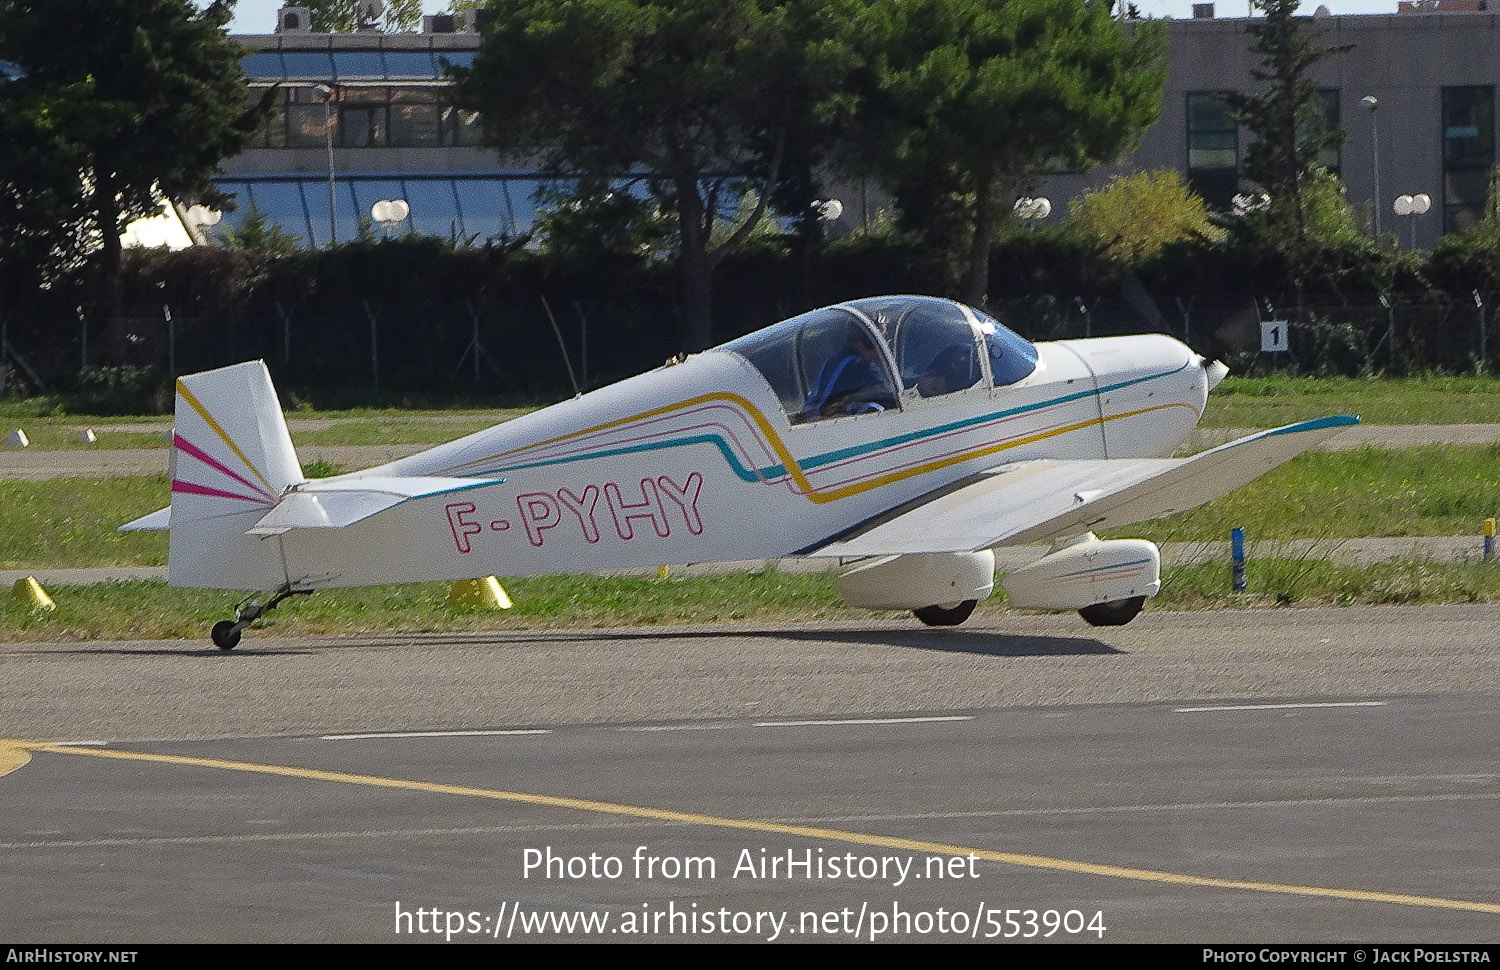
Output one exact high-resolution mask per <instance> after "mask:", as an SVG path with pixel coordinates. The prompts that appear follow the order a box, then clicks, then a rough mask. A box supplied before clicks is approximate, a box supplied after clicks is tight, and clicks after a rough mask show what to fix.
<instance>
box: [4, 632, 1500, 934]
mask: <svg viewBox="0 0 1500 970" xmlns="http://www.w3.org/2000/svg"><path fill="white" fill-rule="evenodd" d="M1497 622H1500V609H1496V608H1495V607H1491V606H1450V607H1424V608H1394V607H1369V608H1364V607H1360V608H1349V609H1306V610H1303V609H1297V610H1279V611H1251V612H1236V611H1223V612H1217V613H1202V614H1169V613H1152V612H1148V613H1146V614H1144V615H1143V616H1142V617H1140V618H1139V619H1138V620H1137V621H1136V622H1135V623H1132V624H1131V625H1130V626H1127V627H1124V628H1120V629H1116V630H1093V629H1089V628H1087V627H1084V626H1082V625H1081V624H1079V623H1078V621H1077V620H1076V618H1068V617H1004V618H1001V619H996V620H992V621H990V624H991V625H988V626H983V625H981V626H978V627H968V626H966V627H962V628H959V629H957V630H949V631H934V630H925V629H916V628H914V627H912V626H911V625H910V624H907V623H904V622H888V623H887V622H881V623H871V624H839V625H830V626H819V627H799V628H774V629H773V628H766V629H754V630H745V629H706V628H705V629H698V630H661V629H632V630H603V631H556V632H550V633H549V632H543V633H535V632H529V633H524V634H521V633H516V634H490V635H479V636H467V635H466V636H423V637H384V638H365V639H352V638H349V639H309V640H274V639H270V638H265V637H255V636H254V635H252V636H251V637H250V638H247V640H246V642H245V644H244V646H242V647H241V648H240V649H239V650H236V651H235V652H234V653H232V654H227V655H220V654H218V652H217V651H211V650H202V649H199V648H198V647H197V646H196V645H192V644H182V643H163V642H153V643H107V644H105V643H89V644H29V645H28V644H9V645H4V646H0V672H3V674H4V687H3V688H0V695H3V698H4V703H3V704H0V737H5V738H10V739H14V740H12V741H11V742H7V743H0V773H4V774H3V776H0V893H3V895H4V898H5V900H6V905H5V906H4V907H0V938H5V939H15V940H28V941H74V942H76V941H78V940H92V941H100V942H140V941H152V940H360V941H374V942H384V941H392V940H428V941H431V940H435V939H442V938H443V937H445V936H446V935H447V931H448V930H450V929H452V928H453V927H454V925H455V924H454V923H453V921H452V914H454V913H461V914H463V918H462V919H461V920H460V921H459V922H460V923H461V926H460V929H459V931H458V932H457V933H456V934H455V935H454V939H455V940H460V939H462V940H469V941H479V940H486V941H494V940H496V939H499V940H518V939H523V938H524V939H533V940H538V939H548V940H551V939H584V938H601V937H602V938H605V939H611V940H616V939H618V940H634V939H643V938H644V939H659V940H661V939H698V940H718V939H752V940H753V939H770V938H772V933H773V930H774V927H775V925H776V924H775V923H774V921H773V920H771V917H770V916H767V915H761V914H780V916H781V918H782V920H783V922H782V923H781V924H780V926H781V929H780V930H779V931H776V932H777V935H776V937H775V938H776V939H778V940H787V939H792V940H802V939H808V938H816V939H821V940H833V939H843V940H847V939H856V938H858V939H868V938H871V937H874V936H877V934H876V932H875V931H876V930H877V929H881V930H882V932H881V933H880V934H879V935H878V938H882V939H908V940H915V939H938V938H946V939H979V940H983V939H986V938H990V937H991V936H993V937H994V938H996V939H1004V938H1006V936H1008V935H1012V933H1013V932H1014V935H1015V936H1016V937H1017V938H1020V939H1025V938H1026V937H1027V935H1028V934H1030V933H1032V930H1031V928H1030V927H1029V926H1028V924H1027V921H1028V920H1029V919H1030V918H1031V917H1028V916H1027V915H1026V911H1028V910H1031V911H1035V912H1036V917H1035V918H1036V920H1037V921H1038V922H1037V924H1036V925H1037V927H1038V929H1036V930H1035V937H1036V938H1038V939H1041V938H1046V931H1047V929H1048V928H1049V927H1048V922H1049V921H1051V920H1052V919H1053V916H1049V915H1048V914H1055V920H1056V922H1057V925H1058V927H1059V928H1058V929H1056V930H1055V931H1054V932H1053V933H1052V934H1051V938H1052V939H1054V940H1055V939H1072V940H1079V941H1083V940H1094V939H1097V938H1098V937H1097V935H1096V934H1094V933H1092V932H1090V931H1087V930H1080V931H1078V932H1074V931H1073V930H1070V929H1069V928H1068V927H1070V926H1072V927H1078V926H1080V925H1081V924H1080V922H1079V921H1080V919H1082V920H1083V922H1084V924H1087V923H1092V922H1094V920H1093V917H1094V916H1095V914H1096V913H1097V914H1102V916H1101V917H1100V919H1099V920H1098V924H1099V925H1103V926H1104V927H1105V930H1104V931H1103V939H1104V940H1105V941H1106V942H1108V941H1111V940H1114V941H1132V940H1161V941H1206V940H1213V941H1292V940H1323V941H1337V940H1364V941H1370V940H1383V941H1392V942H1418V941H1426V942H1446V943H1457V942H1485V941H1492V940H1493V938H1494V936H1495V932H1494V927H1495V926H1496V919H1497V917H1500V845H1497V843H1496V841H1495V840H1494V838H1493V833H1494V831H1495V830H1496V825H1497V823H1500V765H1497V762H1496V759H1495V755H1494V752H1495V751H1496V750H1497V748H1500V720H1497V718H1496V717H1495V714H1496V707H1497V704H1496V701H1497V697H1500V637H1497V636H1496V635H1495V628H1496V624H1497ZM52 742H66V743H67V744H66V745H58V744H54V743H52ZM80 742H82V743H80ZM6 772H8V773H6ZM549 849H550V852H551V853H552V855H551V856H544V855H542V853H545V852H547V851H548V850H549ZM747 853H748V856H747ZM591 856H592V857H596V858H597V860H598V861H599V863H601V864H603V865H605V866H608V860H611V859H613V860H616V861H617V862H618V864H619V867H620V868H619V875H617V876H610V875H608V873H607V872H605V873H603V874H600V875H594V874H592V873H590V872H587V871H584V870H582V869H579V868H577V867H578V866H579V865H583V866H587V865H589V862H588V860H589V858H590V857H591ZM554 857H555V859H556V860H559V861H557V863H556V865H557V868H556V869H555V870H553V871H551V872H549V871H548V870H547V868H546V867H545V865H543V866H541V867H540V868H536V867H534V868H533V869H531V870H529V871H528V869H527V863H528V861H532V862H536V861H537V860H540V859H547V858H554ZM638 857H639V858H640V859H641V860H647V859H656V860H657V862H656V868H655V869H654V870H649V871H647V872H644V873H643V872H642V871H641V869H640V866H641V865H642V864H643V862H638V861H637V859H638ZM932 859H938V860H940V861H939V862H938V863H936V868H934V867H933V866H934V864H933V863H932V862H931V861H930V860H932ZM573 860H583V861H582V862H578V863H575V862H574V861H573ZM672 860H676V863H675V864H676V866H677V869H676V870H672V871H675V872H677V875H675V876H673V875H669V874H668V870H669V869H670V867H671V866H672V865H673V862H672ZM686 860H698V861H697V863H696V868H693V867H692V866H691V865H689V864H688V863H687V861H686ZM774 860H781V862H780V865H781V866H782V873H783V874H782V875H781V876H780V877H778V876H775V875H774V874H773V875H769V876H760V875H757V874H756V872H757V867H758V866H760V867H762V868H760V869H759V871H761V872H764V871H765V869H764V868H763V866H764V865H769V864H773V862H774ZM788 860H790V862H792V863H797V865H793V866H791V868H790V870H788V869H787V863H788ZM803 860H806V862H807V866H808V867H809V868H816V873H815V874H813V875H809V876H806V877H804V876H803V875H802V872H803V869H802V867H801V863H802V861H803ZM902 860H905V865H907V866H908V870H907V875H906V877H905V878H903V879H902V880H901V881H900V882H899V883H898V882H897V881H896V879H897V877H899V876H900V874H901V873H900V867H901V865H902ZM831 861H836V862H837V863H838V865H837V866H835V869H834V870H833V871H830V870H829V869H828V868H827V864H828V863H830V862H831ZM747 864H748V865H749V866H750V868H749V869H746V868H745V866H746V865H747ZM881 866H884V869H883V870H882V869H881V868H880V867H881ZM893 866H894V867H895V868H892V867H893ZM851 869H852V870H853V872H850V871H849V870H851ZM918 872H920V873H921V876H916V875H913V874H914V873H918ZM1012 910H1016V911H1019V912H1018V913H1011V911H1012ZM419 911H420V914H419ZM939 911H941V915H940V913H939ZM403 913H404V914H406V915H405V917H403ZM437 913H441V914H442V918H441V919H438V916H437V915H436V914H437ZM583 913H587V914H592V918H593V919H595V920H596V921H597V920H599V919H601V918H603V919H604V922H602V923H600V922H595V923H593V924H591V925H590V926H589V927H585V925H584V924H583V923H581V922H572V923H569V924H568V925H566V926H565V925H563V924H562V923H559V922H557V921H558V920H575V921H576V920H578V919H580V917H579V916H578V914H583ZM548 914H550V915H548ZM570 914H571V915H570ZM709 914H712V916H711V917H710V915H709ZM959 914H962V915H961V916H960V915H959ZM997 914H998V915H997ZM1073 914H1076V915H1073ZM757 916H759V918H760V923H759V925H755V926H752V923H754V918H755V917H757ZM403 919H404V922H403ZM538 920H549V921H550V922H546V923H545V925H542V924H539V923H538ZM747 920H748V921H749V922H747ZM653 921H654V924H653ZM726 924H727V926H726ZM960 924H961V925H962V931H960V930H959V926H960ZM422 926H427V927H429V929H430V928H432V927H434V926H441V927H442V928H443V931H442V932H439V933H432V932H425V933H424V932H422V931H421V927H422ZM518 927H519V929H518ZM945 927H946V928H945ZM1016 927H1019V928H1018V929H1017V928H1016ZM635 930H644V932H639V933H638V932H635Z"/></svg>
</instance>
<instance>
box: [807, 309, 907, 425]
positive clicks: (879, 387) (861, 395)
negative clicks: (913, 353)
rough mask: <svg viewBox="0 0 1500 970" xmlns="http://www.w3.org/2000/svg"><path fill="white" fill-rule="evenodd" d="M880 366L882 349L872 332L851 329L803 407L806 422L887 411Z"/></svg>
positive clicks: (885, 382)
mask: <svg viewBox="0 0 1500 970" xmlns="http://www.w3.org/2000/svg"><path fill="white" fill-rule="evenodd" d="M887 384H888V382H887V381H886V378H885V374H884V372H883V370H882V369H881V365H880V349H879V348H878V347H876V346H875V343H874V341H873V340H872V338H871V337H870V335H869V333H868V332H867V331H866V330H865V329H864V328H863V327H858V326H853V327H850V329H849V339H848V343H847V344H846V345H845V346H844V347H843V348H841V349H840V350H839V352H838V353H836V354H834V355H833V356H832V357H830V358H829V359H828V361H827V362H825V363H824V364H823V366H822V368H821V369H819V371H818V377H817V380H816V381H815V382H814V383H813V389H812V391H811V393H809V394H808V395H807V400H806V402H805V403H804V404H803V405H802V412H801V418H802V420H803V421H816V420H818V419H819V418H826V417H833V416H835V415H840V414H866V413H870V412H875V411H883V410H885V406H884V405H882V404H881V403H880V402H879V400H877V399H883V398H887V397H889V393H890V392H889V389H888V386H887Z"/></svg>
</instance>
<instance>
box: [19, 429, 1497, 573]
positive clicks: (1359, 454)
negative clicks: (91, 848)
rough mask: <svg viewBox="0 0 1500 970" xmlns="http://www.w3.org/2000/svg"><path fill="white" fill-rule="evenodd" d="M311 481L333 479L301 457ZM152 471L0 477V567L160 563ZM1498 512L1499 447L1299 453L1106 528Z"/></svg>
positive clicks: (1155, 533) (1280, 524) (1161, 529)
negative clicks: (151, 518)
mask: <svg viewBox="0 0 1500 970" xmlns="http://www.w3.org/2000/svg"><path fill="white" fill-rule="evenodd" d="M307 470H308V472H309V474H319V475H326V474H335V473H337V472H338V471H339V469H338V468H337V467H336V466H334V465H332V464H329V463H327V462H310V463H309V464H308V466H307ZM169 499H170V495H169V493H168V491H167V482H166V479H165V478H163V477H162V476H160V475H152V476H136V477H129V478H108V479H56V480H53V481H47V482H25V481H0V536H4V537H5V539H4V543H3V545H0V568H3V569H19V568H36V569H42V568H66V567H77V566H127V565H140V566H159V565H163V564H165V562H166V556H167V540H166V536H165V534H163V533H157V532H135V533H120V532H117V531H115V530H116V528H117V527H118V526H120V525H122V524H124V523H126V522H128V521H130V520H131V519H134V518H138V517H139V516H142V515H145V514H147V513H148V512H154V511H155V510H157V509H159V508H161V507H162V506H164V505H166V504H167V503H168V501H169ZM1495 516H1500V444H1494V445H1429V446H1426V447H1422V448H1410V449H1402V450H1395V449H1386V448H1365V449H1360V450H1357V451H1341V452H1330V453H1325V452H1309V453H1307V454H1304V455H1301V456H1299V457H1297V458H1295V459H1293V460H1292V461H1290V462H1288V463H1287V464H1286V465H1283V466H1282V467H1281V468H1278V469H1276V470H1275V471H1273V472H1271V473H1270V474H1268V475H1265V476H1262V477H1261V478H1259V479H1256V480H1255V481H1254V482H1251V483H1250V484H1249V485H1247V486H1245V487H1244V488H1242V489H1240V490H1238V491H1236V492H1234V493H1232V494H1230V495H1228V496H1226V497H1224V498H1222V499H1219V500H1218V501H1216V502H1212V503H1210V504H1208V505H1205V506H1203V507H1202V508H1200V509H1195V510H1194V511H1192V512H1187V513H1184V514H1182V515H1177V516H1172V517H1171V518H1167V519H1161V520H1158V521H1155V522H1141V523H1137V524H1135V525H1131V526H1125V527H1124V528H1121V529H1116V530H1113V531H1111V532H1108V533H1106V535H1107V536H1113V537H1121V536H1130V537H1137V538H1143V539H1151V540H1153V541H1155V542H1172V541H1212V540H1224V539H1226V538H1227V537H1228V535H1229V530H1230V529H1232V528H1234V527H1235V526H1240V527H1243V528H1244V529H1245V530H1246V532H1247V533H1248V534H1249V537H1250V538H1251V539H1253V540H1259V539H1340V538H1352V537H1361V536H1429V535H1477V534H1479V532H1480V529H1481V528H1482V525H1483V522H1484V520H1485V519H1487V518H1491V517H1495Z"/></svg>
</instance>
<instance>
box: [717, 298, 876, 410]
mask: <svg viewBox="0 0 1500 970" xmlns="http://www.w3.org/2000/svg"><path fill="white" fill-rule="evenodd" d="M724 349H725V350H730V351H733V352H734V353H737V354H739V355H740V356H741V357H744V358H745V359H746V360H748V361H749V362H750V363H751V364H753V365H754V366H755V368H756V370H758V371H760V372H761V374H762V376H764V377H765V379H766V381H767V383H769V384H770V385H771V388H772V389H773V390H774V391H775V392H776V396H777V397H778V398H779V399H780V400H781V406H782V407H783V408H785V409H786V412H787V414H788V415H789V416H790V417H791V419H792V423H794V424H799V423H803V422H808V421H818V420H821V419H823V418H831V417H838V416H840V415H846V414H867V413H874V412H879V411H884V410H888V409H892V408H897V407H899V406H900V403H899V399H898V397H897V394H896V388H895V385H894V383H893V382H892V381H891V376H890V372H889V371H888V370H887V367H886V363H885V351H884V347H883V345H882V343H881V341H880V340H879V338H877V337H876V335H875V334H874V332H873V331H871V329H870V327H869V326H868V325H867V324H866V323H865V322H864V321H863V320H862V319H861V318H860V317H859V315H858V314H855V313H852V312H850V311H849V310H846V309H841V308H839V307H828V308H825V309H822V310H814V311H812V312H811V313H804V314H802V315H801V316H798V317H793V318H792V319H790V320H784V321H782V322H781V323H778V324H776V325H775V326H773V327H768V328H766V329H765V330H761V331H758V332H756V333H752V334H749V335H748V336H745V337H741V338H740V339H738V340H735V341H732V342H730V343H728V344H725V345H724Z"/></svg>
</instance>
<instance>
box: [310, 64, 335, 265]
mask: <svg viewBox="0 0 1500 970" xmlns="http://www.w3.org/2000/svg"><path fill="white" fill-rule="evenodd" d="M313 96H314V97H315V98H317V99H318V100H319V101H321V102H323V139H324V141H325V142H326V143H327V145H328V241H329V243H330V244H333V243H337V242H338V241H339V230H338V222H337V214H338V203H337V202H336V201H334V192H333V88H332V87H331V86H329V85H327V84H319V85H315V86H314V87H313Z"/></svg>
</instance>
